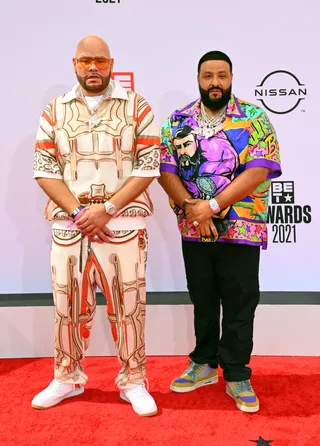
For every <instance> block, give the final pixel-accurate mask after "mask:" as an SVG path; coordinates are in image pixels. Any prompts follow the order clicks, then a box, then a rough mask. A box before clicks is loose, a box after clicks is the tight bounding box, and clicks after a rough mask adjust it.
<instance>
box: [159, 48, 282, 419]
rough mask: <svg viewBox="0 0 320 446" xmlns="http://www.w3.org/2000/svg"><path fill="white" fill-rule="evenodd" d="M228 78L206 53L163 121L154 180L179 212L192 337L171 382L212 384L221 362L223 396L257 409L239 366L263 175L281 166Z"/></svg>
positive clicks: (251, 307) (252, 286)
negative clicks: (192, 91) (195, 88)
mask: <svg viewBox="0 0 320 446" xmlns="http://www.w3.org/2000/svg"><path fill="white" fill-rule="evenodd" d="M232 77H233V74H232V63H231V60H230V58H229V57H228V56H227V55H226V54H224V53H222V52H220V51H211V52H209V53H207V54H205V55H204V56H203V57H202V58H201V59H200V62H199V65H198V84H199V90H200V95H201V99H198V100H196V101H194V102H192V103H191V104H189V105H187V106H185V107H183V108H181V109H178V110H176V111H175V112H174V113H173V114H172V115H171V116H170V117H169V118H168V120H167V122H166V123H165V125H164V126H163V128H162V143H161V166H160V170H161V178H160V179H159V182H160V184H161V186H162V187H163V188H164V190H165V191H166V192H167V194H168V195H169V197H170V204H171V207H172V208H173V210H174V212H175V213H176V215H177V220H178V227H179V230H180V233H181V237H182V248H183V257H184V263H185V269H186V277H187V285H188V290H189V293H190V298H191V301H192V303H193V305H194V326H195V336H196V347H195V349H194V350H193V352H191V353H190V364H189V367H188V368H187V369H186V370H185V371H184V372H183V373H182V375H181V376H180V377H178V378H176V379H175V380H174V381H173V382H172V384H171V389H172V390H173V391H176V392H189V391H191V390H194V389H196V388H198V387H200V386H203V385H206V384H212V383H216V382H217V381H218V372H217V368H218V364H220V366H221V367H222V369H223V375H224V378H225V380H226V381H227V385H226V391H227V394H228V395H230V396H231V397H232V398H233V399H234V400H235V401H236V404H237V407H238V408H239V409H241V410H243V411H245V412H256V411H258V410H259V401H258V398H257V397H256V395H255V393H254V391H253V389H252V386H251V383H250V377H251V369H250V368H249V367H248V366H247V365H248V364H249V363H250V356H251V352H252V347H253V340H252V339H253V321H254V314H255V309H256V307H257V305H258V302H259V257H260V247H262V248H263V249H266V246H267V225H266V221H267V206H268V197H269V187H270V180H271V179H272V178H276V177H278V176H280V175H281V167H280V158H279V147H278V141H277V136H276V134H275V130H274V129H273V127H272V125H271V123H270V121H269V119H268V117H267V115H266V114H265V112H264V111H263V110H262V109H261V108H259V107H257V106H255V105H253V104H250V103H248V102H245V101H243V100H240V99H238V98H236V97H235V96H234V95H233V94H232ZM220 301H221V303H222V309H223V321H222V333H221V338H220Z"/></svg>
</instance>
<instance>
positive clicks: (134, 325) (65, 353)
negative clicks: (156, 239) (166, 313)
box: [51, 229, 148, 388]
mask: <svg viewBox="0 0 320 446" xmlns="http://www.w3.org/2000/svg"><path fill="white" fill-rule="evenodd" d="M114 233H115V238H114V239H112V242H111V243H104V244H98V243H91V242H90V241H89V240H88V239H87V237H83V236H82V235H81V233H80V232H79V231H72V230H64V229H54V230H53V238H52V249H51V264H52V282H53V295H54V303H55V345H54V349H55V354H54V360H55V378H56V379H57V380H58V381H61V382H66V383H75V384H85V383H86V381H87V378H88V377H87V375H86V374H85V372H84V369H83V365H82V360H83V358H84V353H85V350H86V349H87V348H88V345H89V337H90V331H91V327H92V322H93V318H94V314H95V311H96V287H97V286H98V288H99V289H100V290H101V291H102V293H103V294H104V296H105V297H106V301H107V310H108V317H109V321H110V324H111V331H112V335H113V338H114V341H115V345H116V350H117V354H118V359H119V362H120V365H121V370H120V372H119V375H118V377H117V379H116V384H117V385H118V387H122V388H123V387H130V386H132V385H135V384H138V383H142V382H143V381H144V379H145V368H146V365H145V363H146V359H145V341H144V329H145V313H146V281H145V269H146V262H147V251H148V238H147V231H146V230H145V229H141V230H131V231H114Z"/></svg>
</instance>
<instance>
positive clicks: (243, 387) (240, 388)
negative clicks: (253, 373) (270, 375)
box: [234, 381, 253, 393]
mask: <svg viewBox="0 0 320 446" xmlns="http://www.w3.org/2000/svg"><path fill="white" fill-rule="evenodd" d="M234 387H235V390H236V391H237V393H243V392H249V393H253V389H252V387H251V384H250V382H249V381H239V382H235V383H234Z"/></svg>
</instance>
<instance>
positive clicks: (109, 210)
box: [104, 201, 117, 216]
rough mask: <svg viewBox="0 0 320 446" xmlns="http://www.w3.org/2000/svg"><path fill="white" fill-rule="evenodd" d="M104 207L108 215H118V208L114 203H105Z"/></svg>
mask: <svg viewBox="0 0 320 446" xmlns="http://www.w3.org/2000/svg"><path fill="white" fill-rule="evenodd" d="M104 207H105V210H106V213H107V214H109V215H112V216H113V215H115V214H116V213H117V209H116V207H115V206H114V205H113V204H112V203H110V201H106V202H105V203H104Z"/></svg>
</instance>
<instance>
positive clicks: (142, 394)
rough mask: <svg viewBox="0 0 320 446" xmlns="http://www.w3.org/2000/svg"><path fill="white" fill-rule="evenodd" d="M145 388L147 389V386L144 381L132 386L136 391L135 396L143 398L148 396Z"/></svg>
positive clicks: (133, 390)
mask: <svg viewBox="0 0 320 446" xmlns="http://www.w3.org/2000/svg"><path fill="white" fill-rule="evenodd" d="M130 390H131V389H130ZM144 390H146V386H145V384H144V383H142V384H137V385H136V386H135V387H133V388H132V392H134V394H135V396H137V397H138V398H141V399H143V398H145V397H146V393H145V392H144Z"/></svg>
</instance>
